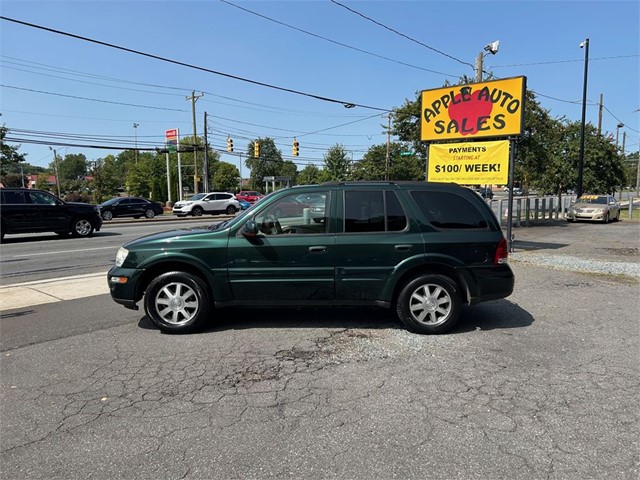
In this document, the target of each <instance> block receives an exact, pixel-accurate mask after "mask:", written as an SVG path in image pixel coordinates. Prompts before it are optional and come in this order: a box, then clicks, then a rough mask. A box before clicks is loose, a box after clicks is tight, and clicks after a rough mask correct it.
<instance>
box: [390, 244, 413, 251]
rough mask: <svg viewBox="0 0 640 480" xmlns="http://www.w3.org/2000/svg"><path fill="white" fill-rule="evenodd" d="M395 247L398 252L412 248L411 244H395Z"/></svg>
mask: <svg viewBox="0 0 640 480" xmlns="http://www.w3.org/2000/svg"><path fill="white" fill-rule="evenodd" d="M393 248H395V249H396V250H397V251H399V252H409V251H411V250H412V249H413V245H396V246H395V247H393Z"/></svg>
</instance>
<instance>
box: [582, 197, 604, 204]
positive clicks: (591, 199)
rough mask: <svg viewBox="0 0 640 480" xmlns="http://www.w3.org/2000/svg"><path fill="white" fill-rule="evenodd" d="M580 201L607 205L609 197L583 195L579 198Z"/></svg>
mask: <svg viewBox="0 0 640 480" xmlns="http://www.w3.org/2000/svg"><path fill="white" fill-rule="evenodd" d="M578 203H595V204H599V205H606V204H607V197H600V196H597V195H583V196H582V197H580V198H579V199H578Z"/></svg>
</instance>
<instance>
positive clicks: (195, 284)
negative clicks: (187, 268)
mask: <svg viewBox="0 0 640 480" xmlns="http://www.w3.org/2000/svg"><path fill="white" fill-rule="evenodd" d="M211 305H212V302H211V298H210V295H209V289H208V288H207V285H206V284H205V283H204V282H203V281H202V280H201V279H200V278H199V277H197V276H195V275H192V274H190V273H187V272H167V273H163V274H162V275H160V276H159V277H157V278H155V279H154V280H153V281H152V282H151V283H150V284H149V287H148V288H147V291H146V292H145V295H144V310H145V312H146V313H147V316H148V317H149V318H150V319H151V321H152V322H153V323H154V324H155V325H156V326H157V327H158V328H159V329H160V330H161V331H163V332H165V333H192V332H195V331H198V330H199V329H201V328H202V326H203V325H204V323H205V322H206V321H207V320H208V319H209V315H210V312H211Z"/></svg>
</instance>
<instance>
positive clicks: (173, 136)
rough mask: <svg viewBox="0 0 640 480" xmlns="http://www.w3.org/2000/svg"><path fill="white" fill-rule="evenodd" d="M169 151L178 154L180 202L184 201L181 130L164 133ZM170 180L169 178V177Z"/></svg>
mask: <svg viewBox="0 0 640 480" xmlns="http://www.w3.org/2000/svg"><path fill="white" fill-rule="evenodd" d="M164 138H165V143H166V145H167V150H169V151H170V152H178V200H182V165H181V164H180V163H181V162H180V130H179V129H177V128H172V129H170V130H165V132H164ZM167 180H168V177H167Z"/></svg>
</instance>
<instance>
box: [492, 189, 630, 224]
mask: <svg viewBox="0 0 640 480" xmlns="http://www.w3.org/2000/svg"><path fill="white" fill-rule="evenodd" d="M575 200H576V196H575V195H566V196H562V199H561V201H559V200H558V197H557V196H548V197H513V214H512V215H511V218H512V222H513V223H512V225H513V226H516V227H519V226H521V225H525V226H528V225H532V224H536V223H544V222H549V221H553V220H564V219H565V218H566V213H567V210H568V209H569V206H570V205H571V204H572V203H573V202H575ZM627 202H628V204H627ZM487 203H489V204H490V206H491V209H492V210H493V213H495V214H496V217H497V218H498V219H499V220H500V224H501V225H503V226H504V225H506V224H507V218H509V200H508V199H507V198H503V199H500V200H487ZM634 203H635V205H634ZM639 203H640V197H638V198H633V197H631V198H629V200H628V201H624V200H623V201H622V202H621V204H620V208H621V209H625V208H628V209H629V218H631V210H632V209H633V208H638V206H639Z"/></svg>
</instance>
